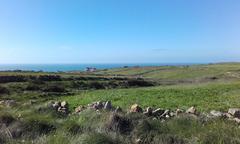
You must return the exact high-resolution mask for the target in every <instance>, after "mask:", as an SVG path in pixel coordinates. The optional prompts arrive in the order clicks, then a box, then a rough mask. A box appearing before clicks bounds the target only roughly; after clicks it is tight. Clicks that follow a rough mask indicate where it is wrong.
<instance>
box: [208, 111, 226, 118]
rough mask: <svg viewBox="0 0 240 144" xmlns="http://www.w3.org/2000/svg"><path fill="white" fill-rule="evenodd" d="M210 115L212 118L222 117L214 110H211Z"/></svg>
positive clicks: (221, 114) (220, 113) (222, 114)
mask: <svg viewBox="0 0 240 144" xmlns="http://www.w3.org/2000/svg"><path fill="white" fill-rule="evenodd" d="M210 114H211V115H212V116H213V117H223V116H224V113H222V112H220V111H215V110H212V111H211V112H210Z"/></svg>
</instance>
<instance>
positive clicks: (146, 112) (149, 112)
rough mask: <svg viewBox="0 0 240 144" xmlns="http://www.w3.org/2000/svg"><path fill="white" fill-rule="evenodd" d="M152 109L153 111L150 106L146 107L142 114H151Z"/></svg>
mask: <svg viewBox="0 0 240 144" xmlns="http://www.w3.org/2000/svg"><path fill="white" fill-rule="evenodd" d="M152 111H153V109H152V108H151V107H147V109H146V111H144V112H143V114H145V115H147V116H151V115H152Z"/></svg>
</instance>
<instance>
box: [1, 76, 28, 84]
mask: <svg viewBox="0 0 240 144" xmlns="http://www.w3.org/2000/svg"><path fill="white" fill-rule="evenodd" d="M25 81H27V78H26V77H24V76H0V83H8V82H25Z"/></svg>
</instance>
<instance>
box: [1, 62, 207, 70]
mask: <svg viewBox="0 0 240 144" xmlns="http://www.w3.org/2000/svg"><path fill="white" fill-rule="evenodd" d="M197 64H208V63H101V64H100V63H99V64H97V63H79V64H77V63H75V64H70V63H68V64H61V63H59V64H57V63H56V64H0V71H17V70H21V71H43V72H69V71H84V70H85V69H86V68H87V67H92V68H96V69H111V68H121V67H124V66H128V67H134V66H140V67H142V66H181V65H197Z"/></svg>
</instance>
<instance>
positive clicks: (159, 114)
mask: <svg viewBox="0 0 240 144" xmlns="http://www.w3.org/2000/svg"><path fill="white" fill-rule="evenodd" d="M164 112H165V110H164V109H161V108H158V109H156V110H154V111H153V112H152V115H153V116H161V115H162V114H163V113H164Z"/></svg>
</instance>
